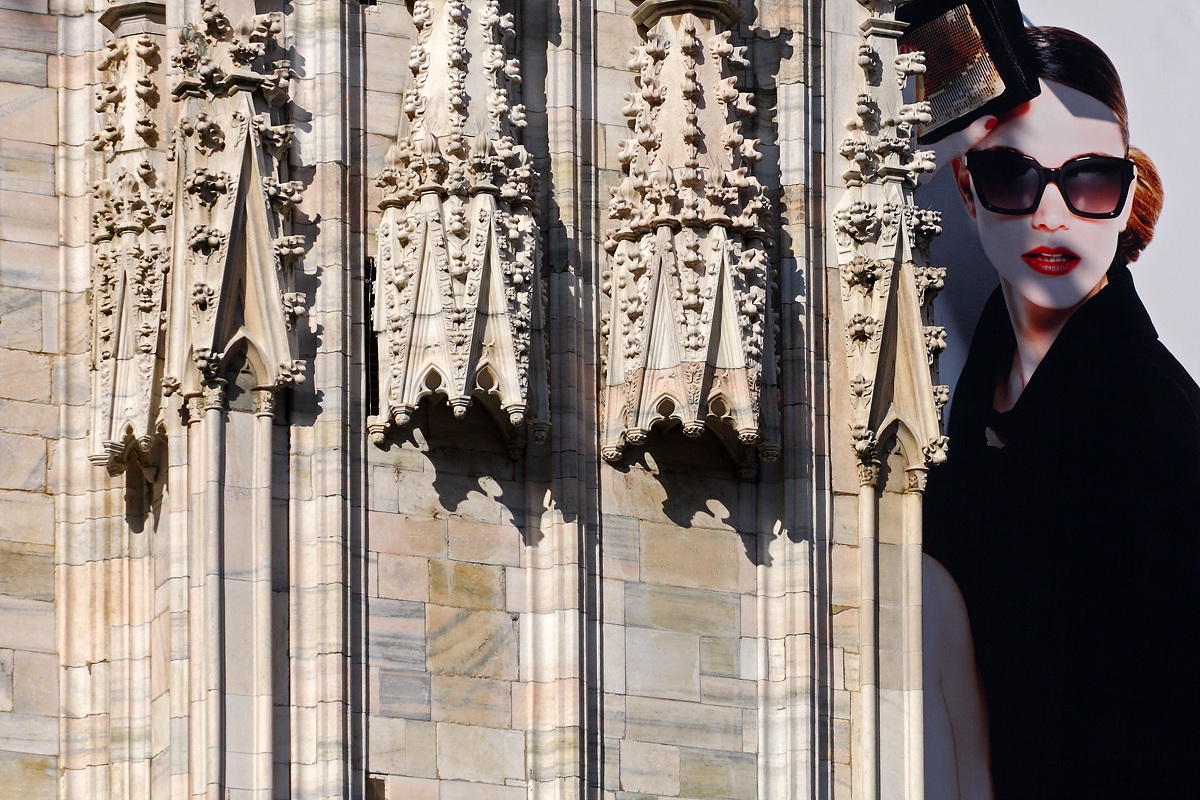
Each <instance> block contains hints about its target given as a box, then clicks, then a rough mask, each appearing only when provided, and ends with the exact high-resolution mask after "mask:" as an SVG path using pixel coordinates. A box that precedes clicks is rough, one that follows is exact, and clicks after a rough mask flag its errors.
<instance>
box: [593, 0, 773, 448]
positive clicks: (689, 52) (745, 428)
mask: <svg viewBox="0 0 1200 800" xmlns="http://www.w3.org/2000/svg"><path fill="white" fill-rule="evenodd" d="M740 16H741V12H740V11H739V10H738V8H737V6H736V5H734V4H733V3H730V2H726V0H720V2H718V1H717V0H708V1H707V2H663V0H651V1H648V2H643V3H642V4H641V6H640V7H639V8H638V9H637V11H635V12H634V19H635V20H637V21H638V22H639V23H641V24H643V25H645V26H648V27H649V28H650V30H649V33H648V34H647V35H646V41H645V44H643V45H642V46H641V47H639V48H637V50H636V51H635V54H634V57H633V60H632V61H631V62H630V63H631V67H633V68H634V69H636V70H637V76H636V79H635V80H636V83H637V91H636V92H635V93H633V94H632V95H628V96H627V101H628V102H627V105H626V108H625V115H626V116H627V117H628V118H629V125H630V130H631V134H632V135H631V136H630V138H628V139H626V141H625V145H624V148H623V150H622V152H621V163H622V165H623V168H624V177H623V178H622V180H621V183H620V185H619V186H617V187H616V188H615V189H614V190H613V195H612V201H611V202H610V203H609V214H610V215H611V217H612V219H613V221H614V222H615V223H616V227H615V228H614V229H613V230H612V231H610V234H609V238H608V240H607V242H606V243H605V248H606V250H607V251H608V265H607V269H606V271H605V273H604V291H605V292H606V293H607V295H608V305H607V308H606V309H605V312H604V315H603V316H604V319H603V325H604V331H605V333H606V334H607V347H606V354H605V366H604V372H605V376H606V379H605V384H606V386H605V388H604V395H603V398H604V411H603V415H604V417H603V431H604V432H603V437H604V438H603V456H604V458H605V459H606V460H609V461H616V460H619V459H620V458H621V457H622V456H623V454H624V451H625V448H626V446H627V445H640V444H642V443H644V442H645V441H646V438H647V436H648V435H649V433H650V429H651V427H652V426H654V425H655V424H657V423H660V422H664V421H668V420H674V421H678V422H679V423H681V424H682V426H683V431H684V433H685V434H687V435H689V436H700V435H701V434H703V433H704V431H705V429H706V428H708V429H710V430H712V431H713V432H715V433H717V434H718V437H719V438H721V439H722V441H724V442H726V444H727V445H728V446H729V447H730V449H731V452H732V453H733V454H734V455H735V457H736V458H737V460H738V461H739V462H740V461H742V460H743V458H744V453H745V451H746V450H747V448H750V449H753V450H756V451H757V452H758V453H759V454H760V455H761V456H762V457H763V458H766V459H768V460H770V459H774V458H775V457H776V456H777V455H778V453H779V449H780V443H779V421H778V408H779V402H778V389H777V386H776V372H777V365H776V358H775V339H776V321H775V315H774V310H773V308H772V278H771V273H770V266H769V262H768V258H767V252H766V238H767V233H768V232H767V229H766V225H767V215H768V213H769V203H768V200H767V198H766V195H765V192H764V190H763V187H762V185H761V184H760V183H759V181H758V179H757V178H756V177H755V176H754V175H753V174H752V170H753V166H754V164H755V163H756V162H757V161H759V159H760V158H761V155H760V154H759V152H758V149H757V145H758V141H757V140H756V139H751V138H747V137H746V136H745V135H744V134H743V132H742V126H743V125H744V124H745V123H746V121H747V120H749V119H750V118H751V117H753V115H754V114H755V109H754V106H753V103H752V100H751V95H750V94H749V93H747V92H742V91H739V89H738V88H737V82H738V78H737V74H738V72H739V71H741V70H744V69H745V68H746V67H747V66H749V64H748V62H747V61H746V58H745V48H744V47H738V46H735V45H734V44H732V43H731V41H730V35H731V32H730V31H728V30H723V28H724V27H725V26H727V25H729V24H731V23H734V22H736V21H737V20H738V19H739V18H740Z"/></svg>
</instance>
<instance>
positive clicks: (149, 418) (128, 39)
mask: <svg viewBox="0 0 1200 800" xmlns="http://www.w3.org/2000/svg"><path fill="white" fill-rule="evenodd" d="M101 22H102V23H103V24H104V25H105V26H106V27H108V28H109V30H110V31H112V33H113V38H112V39H110V40H109V42H108V44H107V45H106V46H105V49H104V52H103V54H102V55H101V58H100V61H99V64H98V69H99V71H100V75H101V80H100V85H99V87H98V89H97V92H96V106H95V110H96V113H97V114H98V115H99V117H100V119H99V124H98V126H97V130H96V133H95V135H94V137H93V146H94V148H95V149H96V150H97V151H98V152H100V153H101V154H102V159H103V166H102V168H101V169H102V172H101V174H102V177H101V178H100V180H98V181H97V182H96V184H95V186H94V187H93V197H94V206H93V208H94V212H93V215H92V245H93V247H94V248H95V250H94V253H95V255H94V258H93V262H92V264H93V266H92V366H93V374H92V395H93V403H92V446H91V451H92V461H93V462H94V463H96V464H97V465H101V466H104V467H106V468H107V470H108V471H109V472H110V473H111V474H117V473H119V472H121V471H123V470H124V469H125V466H126V464H127V463H129V461H131V460H136V461H139V462H140V463H141V464H142V467H143V470H144V471H145V472H146V473H147V477H150V478H153V477H154V475H155V473H156V464H155V463H154V462H155V457H154V455H153V451H154V449H155V445H156V442H158V441H159V440H160V438H161V434H162V430H161V424H160V420H159V405H160V392H159V382H160V380H161V375H162V362H161V357H162V342H163V321H164V311H165V309H164V288H165V285H166V282H167V274H168V272H169V270H170V259H171V247H170V242H169V238H170V236H169V225H170V223H171V218H172V213H173V204H174V200H173V193H172V191H171V189H170V188H169V181H165V180H164V176H165V175H166V171H165V166H166V154H165V152H164V151H163V149H162V147H161V146H160V144H161V139H162V124H163V123H162V115H161V113H160V111H161V109H160V108H159V89H158V87H159V83H160V82H161V80H162V66H163V64H162V54H161V51H162V44H163V39H164V36H165V28H164V11H163V6H162V5H161V4H158V3H150V2H146V3H137V4H133V5H126V6H114V7H113V8H111V9H110V10H109V11H107V12H106V13H105V14H104V15H103V17H102V18H101Z"/></svg>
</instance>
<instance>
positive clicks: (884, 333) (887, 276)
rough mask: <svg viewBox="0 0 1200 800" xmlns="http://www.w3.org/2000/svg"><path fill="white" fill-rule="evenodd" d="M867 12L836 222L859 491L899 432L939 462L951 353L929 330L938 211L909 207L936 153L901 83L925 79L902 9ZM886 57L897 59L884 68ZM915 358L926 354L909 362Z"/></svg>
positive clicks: (938, 272) (924, 107)
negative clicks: (944, 378)
mask: <svg viewBox="0 0 1200 800" xmlns="http://www.w3.org/2000/svg"><path fill="white" fill-rule="evenodd" d="M864 5H867V6H868V8H869V9H871V10H872V11H873V12H874V14H875V15H874V16H871V17H870V18H868V20H867V22H865V23H864V26H863V33H864V42H863V44H862V45H860V47H859V53H858V56H859V57H858V64H859V67H860V68H861V70H862V75H863V90H862V92H861V93H860V94H859V96H858V101H857V103H856V107H855V113H854V115H853V116H852V117H851V118H850V119H849V120H848V121H847V122H846V125H845V127H846V131H847V134H846V137H845V138H844V139H843V140H842V142H841V144H840V146H839V151H840V153H841V156H842V157H843V159H844V163H845V164H846V169H845V171H844V172H843V175H842V177H843V180H844V181H845V184H846V187H847V192H846V194H845V196H844V197H843V198H842V201H841V202H840V203H839V204H838V206H837V208H836V209H835V211H834V218H833V223H834V229H835V236H836V243H837V253H838V264H839V266H840V270H841V275H842V292H841V293H842V309H843V316H844V319H845V322H846V330H845V343H846V351H847V355H848V362H849V366H850V392H851V408H852V412H851V423H850V427H851V430H850V439H851V445H852V447H853V448H854V452H855V455H856V456H857V458H858V459H859V464H860V477H861V479H862V481H863V483H865V484H873V483H874V481H875V480H876V478H877V475H878V470H877V468H876V466H875V462H876V460H877V457H878V455H879V453H878V452H877V451H878V446H879V439H880V437H881V436H882V435H883V434H884V431H885V429H887V428H889V427H891V426H892V425H893V424H896V423H899V424H901V425H903V426H904V427H905V428H906V429H907V430H908V432H910V433H911V434H912V435H913V436H914V437H915V438H916V440H917V442H918V444H919V446H920V448H921V453H918V454H910V456H911V455H916V456H917V457H918V459H919V461H920V462H921V463H920V464H919V466H921V467H927V466H933V465H936V464H940V463H942V462H944V461H945V459H946V447H947V439H946V437H945V436H943V435H942V433H941V428H940V420H941V408H942V406H943V405H945V403H946V400H947V398H948V395H949V390H948V389H947V387H945V386H934V385H933V383H932V380H931V378H932V375H934V374H936V373H935V372H934V369H935V367H936V359H937V355H938V354H939V353H940V352H941V351H942V350H944V349H945V346H946V332H945V329H944V328H942V327H940V326H937V325H934V323H933V298H934V297H935V296H936V294H937V293H938V291H940V290H941V289H942V287H943V285H944V281H945V276H946V271H945V269H943V268H940V267H932V266H929V243H930V241H931V240H932V239H933V237H935V236H937V235H938V234H939V233H941V227H940V221H941V220H940V214H938V212H936V211H927V210H923V209H920V208H918V207H917V206H916V205H915V203H914V202H913V199H912V191H913V189H914V188H916V185H917V178H918V176H919V175H920V174H921V173H924V172H929V171H932V170H933V167H934V164H933V155H932V153H931V152H928V151H922V150H919V149H917V142H916V129H917V126H918V125H919V124H920V123H921V122H924V121H928V119H929V106H928V104H927V103H923V102H922V103H912V104H906V103H905V102H904V101H903V99H902V97H901V89H902V87H903V86H904V84H905V83H906V82H907V81H908V79H909V78H910V77H911V76H912V75H914V74H918V73H920V72H923V71H924V68H925V67H924V57H923V56H922V54H920V53H899V54H897V51H896V43H895V41H896V39H897V38H898V37H899V36H900V33H901V32H902V31H903V28H904V26H903V24H902V23H898V22H896V21H895V19H894V18H892V16H891V13H892V10H893V9H894V7H895V6H896V5H898V4H897V3H864ZM875 6H879V8H875ZM885 7H886V8H885ZM883 51H886V52H887V53H891V54H893V63H892V65H891V66H892V68H891V69H886V68H885V66H886V65H885V59H884V57H883ZM914 352H915V353H922V354H923V357H921V358H919V359H912V358H911V354H912V353H914Z"/></svg>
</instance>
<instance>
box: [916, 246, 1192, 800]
mask: <svg viewBox="0 0 1200 800" xmlns="http://www.w3.org/2000/svg"><path fill="white" fill-rule="evenodd" d="M1015 347H1016V341H1015V338H1014V335H1013V330H1012V324H1011V322H1010V320H1009V316H1008V312H1007V310H1006V308H1005V304H1004V298H1003V296H1002V295H1001V293H1000V291H999V290H997V291H996V292H995V293H994V294H993V295H992V297H991V299H990V300H989V301H988V303H987V306H986V307H985V309H984V312H983V315H982V317H981V319H980V322H979V327H978V328H977V329H976V332H975V337H974V339H973V341H972V343H971V350H970V353H969V355H968V358H967V362H966V366H965V368H964V370H963V374H962V377H961V378H960V380H959V384H958V387H957V390H956V393H955V399H954V405H953V413H952V415H951V419H950V428H949V434H950V459H949V462H948V463H947V464H946V465H945V466H943V467H939V468H938V469H935V470H933V471H932V474H931V476H930V481H929V487H928V493H927V495H926V503H925V508H926V512H925V514H926V524H925V551H926V552H927V553H928V554H930V555H931V556H933V557H934V558H936V559H938V560H939V561H941V562H942V564H944V565H945V566H946V568H947V569H948V570H949V572H950V574H951V575H952V576H953V577H954V579H955V581H956V582H957V583H958V585H959V588H960V589H961V591H962V594H963V598H964V600H965V601H966V604H967V610H968V614H969V616H970V621H971V630H972V635H973V637H974V640H975V651H976V659H977V661H978V664H979V668H980V675H981V678H982V681H983V687H984V692H985V694H986V701H987V711H988V721H989V735H990V739H991V749H992V770H993V778H994V782H995V787H996V797H997V798H998V800H1005V799H1006V798H1021V799H1022V800H1024V798H1038V797H1046V798H1055V799H1056V800H1059V799H1061V798H1072V797H1082V798H1089V799H1091V798H1107V797H1112V798H1123V799H1124V798H1141V797H1146V798H1150V797H1153V798H1172V797H1187V798H1200V702H1198V699H1200V659H1198V658H1197V651H1198V650H1200V644H1198V643H1197V642H1196V638H1197V632H1198V631H1200V602H1198V598H1200V592H1198V590H1197V589H1198V586H1200V574H1198V573H1200V559H1198V554H1200V389H1198V388H1197V386H1196V383H1195V382H1194V381H1193V380H1192V379H1191V378H1190V377H1189V376H1188V374H1187V372H1186V371H1185V370H1184V369H1183V367H1181V366H1180V365H1179V363H1178V362H1177V361H1176V360H1175V358H1174V357H1173V356H1172V355H1171V354H1170V353H1169V352H1168V351H1167V349H1166V348H1165V347H1164V346H1163V345H1162V343H1161V342H1159V341H1158V334H1157V332H1156V331H1155V329H1154V326H1153V324H1152V323H1151V322H1150V317H1149V316H1148V315H1147V313H1146V309H1145V307H1144V306H1143V305H1142V303H1141V300H1140V299H1139V298H1138V296H1137V292H1136V291H1135V289H1134V286H1133V279H1132V277H1131V276H1130V274H1129V270H1128V269H1127V268H1126V267H1124V266H1114V267H1113V268H1112V269H1111V270H1110V271H1109V284H1108V285H1107V286H1106V287H1105V288H1104V289H1102V290H1101V291H1100V292H1098V293H1097V294H1096V295H1094V296H1093V297H1092V298H1091V299H1089V300H1088V301H1087V302H1085V303H1084V304H1083V305H1082V306H1081V307H1080V308H1079V309H1078V310H1077V311H1076V312H1075V313H1074V314H1073V315H1072V316H1071V318H1070V319H1069V320H1068V321H1067V324H1066V325H1065V327H1064V328H1063V330H1062V331H1061V333H1060V334H1059V335H1058V337H1057V339H1056V340H1055V342H1054V344H1053V346H1052V347H1051V348H1050V351H1049V352H1048V353H1047V354H1046V356H1045V358H1044V359H1043V360H1042V362H1041V364H1040V365H1039V366H1038V368H1037V370H1036V371H1035V372H1034V374H1033V375H1032V377H1031V378H1030V380H1029V382H1028V384H1027V386H1026V387H1025V389H1024V390H1023V392H1022V394H1021V396H1020V398H1019V400H1018V402H1017V404H1016V405H1015V407H1014V408H1013V409H1012V410H1011V411H1009V412H1007V413H1003V414H1001V413H998V412H996V411H994V410H993V409H992V401H993V397H994V394H995V390H996V385H997V380H998V379H1001V380H1003V379H1006V377H1007V375H1008V371H1009V369H1010V368H1011V365H1012V361H1013V351H1014V349H1015ZM989 428H990V429H991V433H990V434H989V432H988V429H989ZM989 440H990V441H991V443H990V444H989ZM997 445H1001V446H997Z"/></svg>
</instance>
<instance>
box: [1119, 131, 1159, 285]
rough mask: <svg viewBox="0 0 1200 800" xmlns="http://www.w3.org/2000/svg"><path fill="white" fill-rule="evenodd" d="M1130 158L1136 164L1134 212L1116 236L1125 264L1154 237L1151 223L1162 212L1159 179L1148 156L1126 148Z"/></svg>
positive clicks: (1138, 253) (1136, 149)
mask: <svg viewBox="0 0 1200 800" xmlns="http://www.w3.org/2000/svg"><path fill="white" fill-rule="evenodd" d="M1129 159H1130V160H1131V161H1133V163H1134V164H1136V165H1137V179H1136V181H1135V183H1134V188H1133V213H1131V214H1130V215H1129V224H1128V226H1127V227H1126V228H1125V230H1123V231H1121V235H1120V236H1119V237H1118V238H1117V258H1118V259H1119V260H1121V261H1122V262H1124V263H1126V264H1130V263H1133V262H1134V261H1137V259H1138V256H1140V255H1141V254H1142V250H1144V249H1145V248H1146V245H1148V244H1150V240H1151V239H1152V238H1153V237H1154V226H1155V224H1157V222H1158V215H1159V214H1160V213H1162V205H1163V187H1162V179H1161V178H1159V176H1158V170H1157V169H1155V167H1154V162H1153V161H1151V160H1150V157H1149V156H1148V155H1146V154H1145V153H1144V152H1142V151H1141V150H1140V149H1139V148H1137V147H1130V148H1129Z"/></svg>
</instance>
